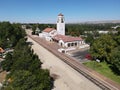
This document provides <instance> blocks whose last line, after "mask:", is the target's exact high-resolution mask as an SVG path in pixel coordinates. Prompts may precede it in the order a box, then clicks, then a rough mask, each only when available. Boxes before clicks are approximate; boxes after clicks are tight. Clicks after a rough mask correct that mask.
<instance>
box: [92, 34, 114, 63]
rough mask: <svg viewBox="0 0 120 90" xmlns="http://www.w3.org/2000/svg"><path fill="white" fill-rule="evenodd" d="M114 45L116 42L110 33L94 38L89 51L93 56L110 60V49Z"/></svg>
mask: <svg viewBox="0 0 120 90" xmlns="http://www.w3.org/2000/svg"><path fill="white" fill-rule="evenodd" d="M115 47H116V42H115V41H114V40H113V38H112V37H111V36H110V35H102V36H101V37H100V38H98V39H96V40H95V41H94V42H93V44H92V46H91V47H90V53H91V54H92V56H93V57H96V58H99V59H101V60H107V61H108V62H111V61H110V60H111V59H110V58H111V57H112V50H113V49H114V48H115Z"/></svg>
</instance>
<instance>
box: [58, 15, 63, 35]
mask: <svg viewBox="0 0 120 90" xmlns="http://www.w3.org/2000/svg"><path fill="white" fill-rule="evenodd" d="M57 33H58V34H61V35H65V19H64V15H63V14H61V13H60V14H59V15H58V19H57Z"/></svg>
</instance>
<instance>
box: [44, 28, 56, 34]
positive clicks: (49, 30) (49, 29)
mask: <svg viewBox="0 0 120 90" xmlns="http://www.w3.org/2000/svg"><path fill="white" fill-rule="evenodd" d="M53 30H56V29H55V28H45V29H44V30H43V32H47V33H49V32H51V31H53Z"/></svg>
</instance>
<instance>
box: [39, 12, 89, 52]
mask: <svg viewBox="0 0 120 90" xmlns="http://www.w3.org/2000/svg"><path fill="white" fill-rule="evenodd" d="M39 37H40V38H44V39H45V40H47V41H51V42H56V43H58V45H60V46H61V47H62V49H66V50H71V49H77V48H83V47H89V45H88V44H86V43H85V42H84V40H83V39H82V38H81V37H73V36H68V35H65V19H64V15H63V14H59V15H58V19H57V30H56V29H55V28H45V29H44V30H43V31H42V33H39Z"/></svg>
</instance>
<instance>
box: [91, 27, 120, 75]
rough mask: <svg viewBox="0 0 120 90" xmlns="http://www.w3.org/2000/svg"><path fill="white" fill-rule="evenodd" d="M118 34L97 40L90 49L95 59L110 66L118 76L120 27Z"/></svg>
mask: <svg viewBox="0 0 120 90" xmlns="http://www.w3.org/2000/svg"><path fill="white" fill-rule="evenodd" d="M116 30H117V31H118V33H116V34H105V35H101V36H100V37H99V38H97V39H95V40H94V41H93V43H92V45H91V47H90V53H91V55H92V56H93V57H94V59H96V58H97V59H100V61H105V62H107V63H108V64H110V66H111V68H112V69H113V70H114V72H116V73H117V74H120V27H118V28H117V29H116Z"/></svg>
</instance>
